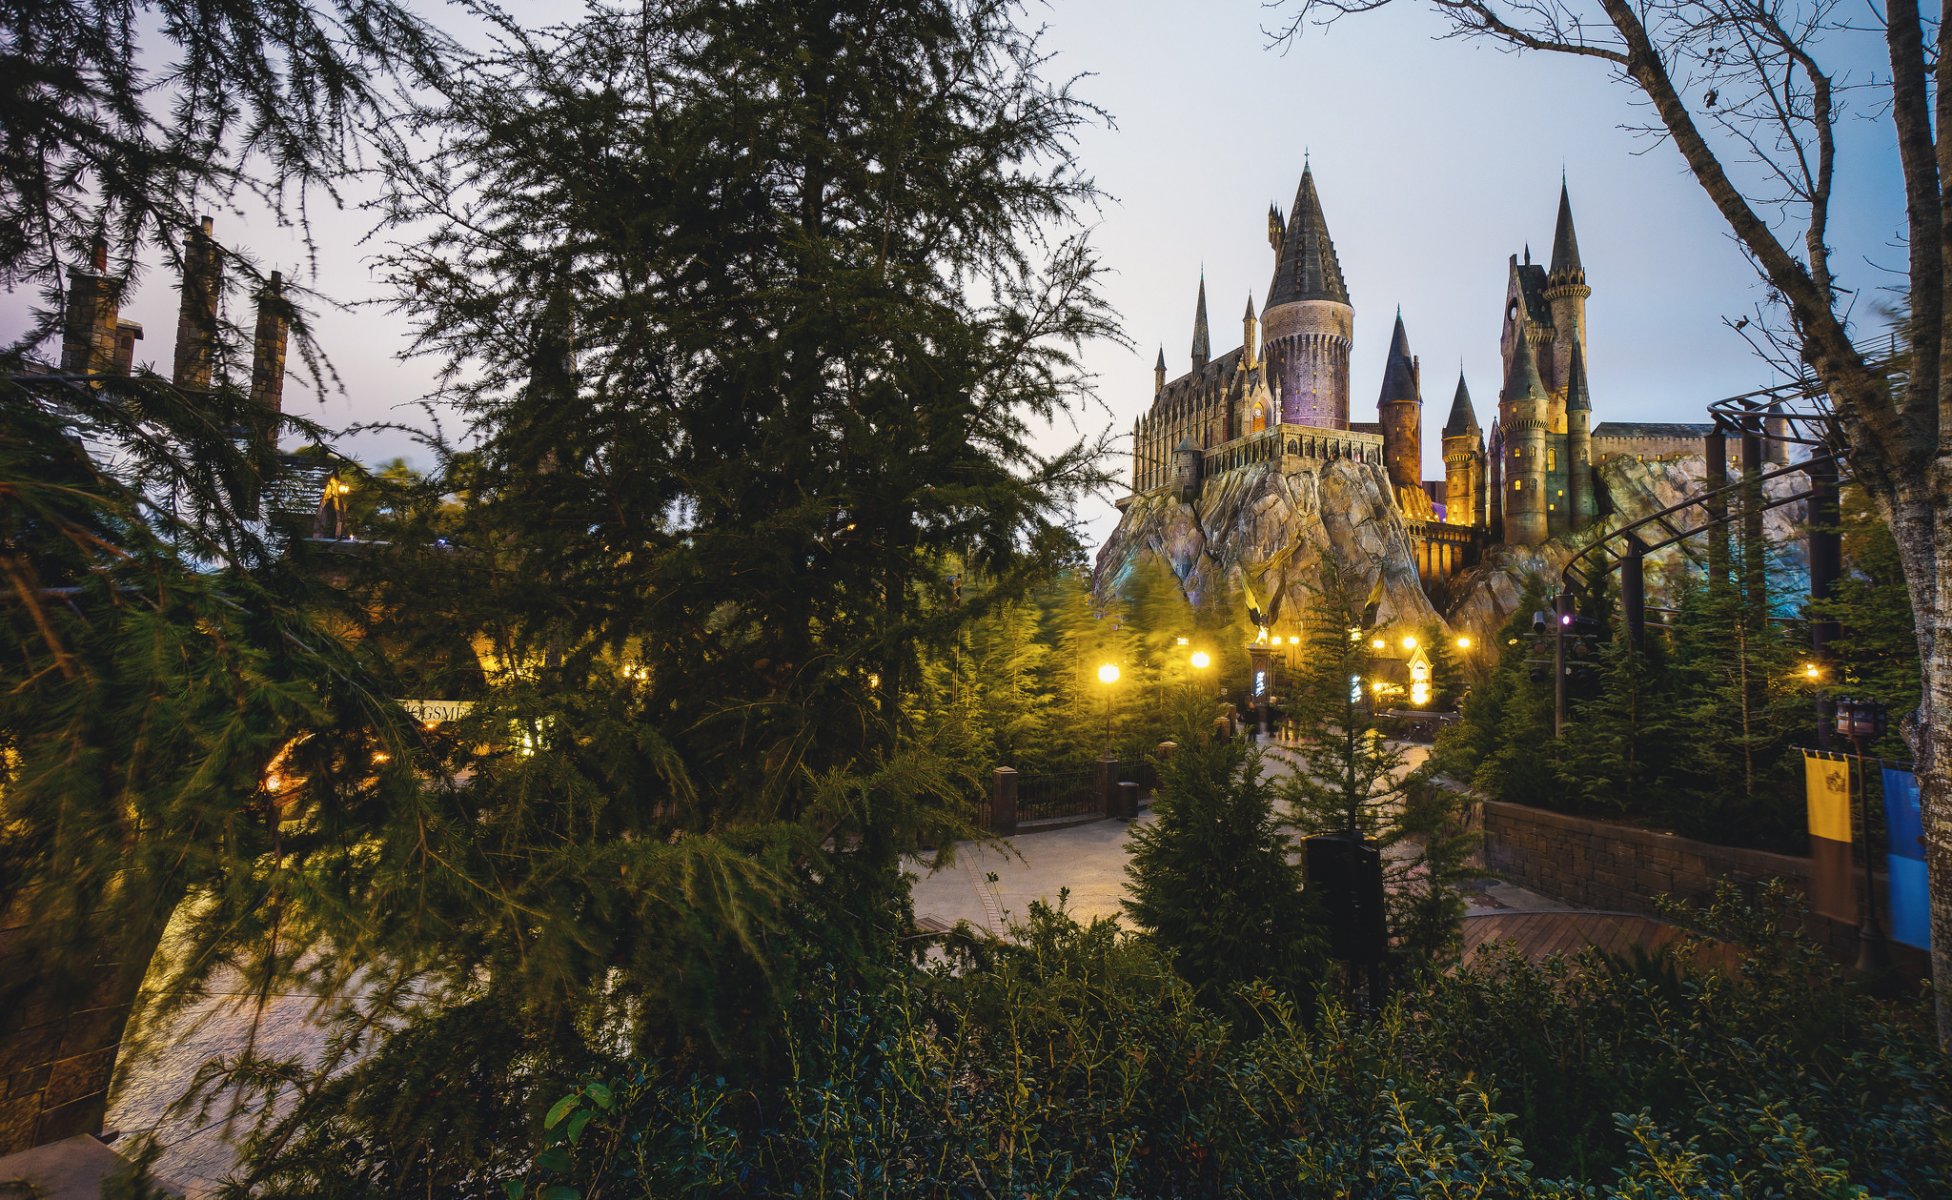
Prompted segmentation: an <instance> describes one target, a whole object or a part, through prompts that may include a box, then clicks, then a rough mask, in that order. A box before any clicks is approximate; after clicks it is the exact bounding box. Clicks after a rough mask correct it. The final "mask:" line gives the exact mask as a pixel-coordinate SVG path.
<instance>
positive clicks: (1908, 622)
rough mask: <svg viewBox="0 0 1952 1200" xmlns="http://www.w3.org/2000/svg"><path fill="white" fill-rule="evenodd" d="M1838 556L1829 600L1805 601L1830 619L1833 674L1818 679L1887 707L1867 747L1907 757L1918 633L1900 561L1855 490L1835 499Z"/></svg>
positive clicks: (1834, 690) (1916, 689)
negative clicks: (1883, 729) (1881, 728)
mask: <svg viewBox="0 0 1952 1200" xmlns="http://www.w3.org/2000/svg"><path fill="white" fill-rule="evenodd" d="M1840 516H1841V517H1842V530H1843V537H1844V557H1845V561H1846V563H1847V564H1848V568H1849V569H1848V570H1846V571H1845V572H1844V575H1843V578H1841V579H1839V580H1838V581H1837V586H1836V592H1835V594H1834V595H1833V596H1832V598H1831V599H1829V600H1827V601H1823V602H1820V603H1817V604H1813V605H1812V606H1811V611H1810V617H1811V619H1812V620H1818V619H1823V618H1828V619H1830V620H1833V621H1836V622H1837V623H1838V624H1839V626H1840V630H1839V634H1838V637H1837V638H1836V640H1835V641H1833V642H1832V643H1831V644H1830V650H1831V654H1832V656H1833V658H1834V660H1835V662H1836V663H1837V664H1838V665H1840V666H1841V668H1842V670H1841V673H1840V674H1839V675H1838V676H1837V677H1835V678H1833V679H1830V680H1827V681H1826V684H1827V690H1828V691H1829V692H1830V693H1831V694H1832V695H1833V696H1854V697H1858V698H1861V699H1871V700H1877V701H1879V702H1881V703H1882V704H1883V705H1884V706H1885V708H1886V710H1887V711H1888V712H1889V713H1890V716H1891V723H1890V732H1889V733H1887V734H1886V735H1885V736H1884V738H1882V739H1881V740H1880V741H1878V742H1877V743H1875V744H1873V745H1870V746H1867V747H1866V750H1867V751H1868V752H1870V753H1872V754H1879V755H1882V756H1884V757H1886V758H1893V759H1904V758H1908V757H1909V756H1910V747H1909V745H1908V744H1907V741H1906V735H1905V723H1906V721H1907V719H1909V720H1911V721H1913V722H1915V721H1916V717H1915V716H1911V715H1910V714H1913V713H1915V712H1916V711H1917V709H1918V702H1919V699H1920V694H1921V691H1922V688H1923V681H1922V679H1921V676H1920V671H1919V665H1918V633H1917V628H1916V621H1915V620H1914V618H1913V616H1912V611H1911V597H1910V593H1909V592H1907V591H1906V590H1905V579H1904V568H1903V564H1901V563H1900V562H1899V561H1898V544H1897V541H1896V540H1895V539H1894V538H1893V537H1892V536H1891V528H1890V526H1888V525H1886V524H1885V523H1884V522H1883V521H1880V520H1878V519H1877V514H1876V513H1875V512H1874V511H1872V509H1871V507H1870V505H1869V504H1868V502H1867V501H1866V500H1865V498H1864V495H1863V493H1862V492H1861V491H1859V490H1858V489H1856V488H1846V489H1844V493H1843V503H1842V506H1841V513H1840Z"/></svg>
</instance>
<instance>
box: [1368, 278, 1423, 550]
mask: <svg viewBox="0 0 1952 1200" xmlns="http://www.w3.org/2000/svg"><path fill="white" fill-rule="evenodd" d="M1418 374H1419V371H1418V368H1417V360H1416V359H1415V358H1413V357H1411V355H1410V335H1409V334H1408V333H1406V332H1404V330H1403V310H1402V309H1400V308H1399V309H1397V310H1396V332H1395V333H1394V334H1392V335H1391V336H1390V340H1389V361H1388V363H1386V364H1385V365H1384V367H1383V394H1382V395H1381V396H1379V397H1377V400H1376V415H1377V418H1378V420H1379V421H1380V422H1381V424H1382V427H1383V465H1384V467H1385V468H1387V469H1388V471H1389V478H1390V482H1391V483H1393V484H1395V485H1396V486H1397V488H1398V489H1410V490H1414V491H1415V492H1416V493H1417V496H1416V497H1415V498H1412V503H1417V502H1420V501H1421V500H1422V492H1423V389H1422V381H1421V380H1420V379H1418V377H1417V376H1418ZM1405 511H1409V510H1408V509H1406V510H1405Z"/></svg>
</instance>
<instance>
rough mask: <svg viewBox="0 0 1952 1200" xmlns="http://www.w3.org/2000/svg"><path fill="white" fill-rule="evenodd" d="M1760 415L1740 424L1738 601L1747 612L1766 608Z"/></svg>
mask: <svg viewBox="0 0 1952 1200" xmlns="http://www.w3.org/2000/svg"><path fill="white" fill-rule="evenodd" d="M1762 455H1763V449H1762V418H1761V417H1754V416H1752V417H1750V418H1749V419H1748V420H1746V421H1744V422H1743V424H1742V600H1743V602H1744V603H1746V604H1747V605H1748V606H1749V609H1750V611H1751V612H1755V613H1765V612H1768V611H1769V597H1768V595H1767V590H1768V586H1769V584H1768V577H1767V573H1766V572H1765V571H1764V569H1763V568H1764V566H1765V563H1764V561H1763V547H1762V512H1763V505H1764V501H1763V497H1762Z"/></svg>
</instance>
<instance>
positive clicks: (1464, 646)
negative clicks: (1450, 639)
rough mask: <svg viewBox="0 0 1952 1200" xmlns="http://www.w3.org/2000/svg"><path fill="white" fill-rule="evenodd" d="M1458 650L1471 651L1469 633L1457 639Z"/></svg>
mask: <svg viewBox="0 0 1952 1200" xmlns="http://www.w3.org/2000/svg"><path fill="white" fill-rule="evenodd" d="M1457 648H1458V649H1459V650H1469V649H1470V648H1471V635H1470V634H1468V633H1463V634H1459V635H1458V637H1457Z"/></svg>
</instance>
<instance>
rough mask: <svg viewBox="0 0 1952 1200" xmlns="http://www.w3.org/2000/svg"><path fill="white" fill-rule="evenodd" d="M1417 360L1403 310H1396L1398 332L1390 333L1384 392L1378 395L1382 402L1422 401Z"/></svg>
mask: <svg viewBox="0 0 1952 1200" xmlns="http://www.w3.org/2000/svg"><path fill="white" fill-rule="evenodd" d="M1416 374H1417V372H1416V360H1415V359H1413V358H1412V357H1411V356H1410V335H1409V334H1407V333H1405V332H1404V330H1403V310H1402V309H1400V308H1399V309H1397V310H1396V332H1395V333H1393V334H1391V335H1390V339H1389V358H1388V359H1387V360H1386V361H1385V362H1384V364H1383V394H1382V395H1381V396H1380V397H1378V400H1379V401H1380V402H1381V403H1384V404H1387V403H1389V402H1390V401H1391V400H1416V401H1418V402H1419V403H1421V402H1422V397H1421V396H1419V395H1418V394H1417V377H1416Z"/></svg>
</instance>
